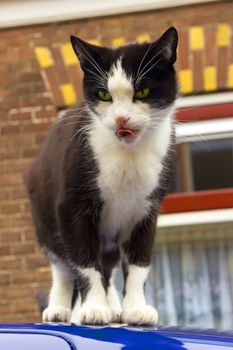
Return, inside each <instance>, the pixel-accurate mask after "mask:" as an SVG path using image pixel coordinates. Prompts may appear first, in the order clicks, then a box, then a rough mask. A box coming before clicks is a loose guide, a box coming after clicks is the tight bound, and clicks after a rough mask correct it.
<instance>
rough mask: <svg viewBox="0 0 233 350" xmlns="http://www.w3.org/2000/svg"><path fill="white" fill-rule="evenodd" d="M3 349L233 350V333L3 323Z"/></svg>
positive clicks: (0, 331) (0, 327) (0, 333)
mask: <svg viewBox="0 0 233 350" xmlns="http://www.w3.org/2000/svg"><path fill="white" fill-rule="evenodd" d="M0 349H1V350H28V349H30V350H131V349H132V350H156V349H158V350H231V349H233V332H230V331H229V332H227V331H215V330H203V329H202V330H201V329H188V328H178V327H167V328H158V329H155V328H143V327H127V326H106V327H97V326H95V327H94V326H75V325H62V324H52V323H51V324H2V325H0Z"/></svg>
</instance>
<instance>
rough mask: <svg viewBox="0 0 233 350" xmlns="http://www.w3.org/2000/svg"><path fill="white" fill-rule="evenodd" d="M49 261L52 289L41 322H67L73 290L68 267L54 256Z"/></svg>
mask: <svg viewBox="0 0 233 350" xmlns="http://www.w3.org/2000/svg"><path fill="white" fill-rule="evenodd" d="M50 256H51V255H50ZM50 260H51V272H52V288H51V290H50V294H49V303H48V307H47V308H46V309H45V310H44V311H43V315H42V319H43V322H62V323H63V322H69V321H70V315H71V299H72V295H73V288H74V283H73V277H72V274H71V272H70V270H69V268H68V266H67V265H66V264H65V263H64V262H63V261H62V260H60V259H58V258H57V257H55V256H54V255H53V258H52V259H50Z"/></svg>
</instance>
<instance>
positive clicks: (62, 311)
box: [42, 306, 71, 323]
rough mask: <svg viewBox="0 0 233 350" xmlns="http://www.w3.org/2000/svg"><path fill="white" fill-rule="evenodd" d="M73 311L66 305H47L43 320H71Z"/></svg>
mask: <svg viewBox="0 0 233 350" xmlns="http://www.w3.org/2000/svg"><path fill="white" fill-rule="evenodd" d="M70 316H71V311H70V309H68V308H66V307H64V306H53V307H51V306H50V307H47V308H46V309H45V310H44V311H43V314H42V320H43V322H62V323H63V322H65V323H66V322H70Z"/></svg>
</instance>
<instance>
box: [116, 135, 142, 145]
mask: <svg viewBox="0 0 233 350" xmlns="http://www.w3.org/2000/svg"><path fill="white" fill-rule="evenodd" d="M117 138H118V140H119V142H120V143H122V144H124V145H125V146H127V147H133V146H135V145H136V144H137V143H138V142H139V140H140V139H141V135H140V133H137V135H126V136H124V137H119V136H117Z"/></svg>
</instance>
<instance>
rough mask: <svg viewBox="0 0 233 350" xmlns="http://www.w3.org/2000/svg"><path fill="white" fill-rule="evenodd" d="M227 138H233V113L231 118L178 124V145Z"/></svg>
mask: <svg viewBox="0 0 233 350" xmlns="http://www.w3.org/2000/svg"><path fill="white" fill-rule="evenodd" d="M226 138H233V111H232V117H231V118H220V119H210V120H200V121H195V122H188V123H182V122H179V123H177V124H176V139H177V143H178V144H179V143H184V142H197V141H200V142H202V141H208V140H218V139H226ZM203 147H204V146H203ZM206 147H208V145H206ZM206 150H208V149H206Z"/></svg>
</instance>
